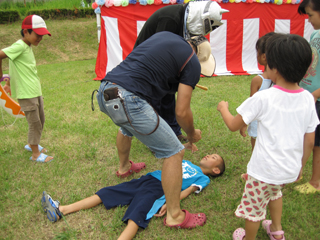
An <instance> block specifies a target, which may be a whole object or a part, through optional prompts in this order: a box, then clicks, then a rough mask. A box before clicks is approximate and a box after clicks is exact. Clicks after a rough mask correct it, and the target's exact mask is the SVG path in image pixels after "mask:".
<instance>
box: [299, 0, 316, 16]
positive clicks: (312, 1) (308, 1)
mask: <svg viewBox="0 0 320 240" xmlns="http://www.w3.org/2000/svg"><path fill="white" fill-rule="evenodd" d="M306 7H310V8H311V9H312V10H313V11H317V12H320V1H319V0H303V1H302V2H301V3H300V5H299V7H298V13H299V14H301V15H302V14H307V13H306Z"/></svg>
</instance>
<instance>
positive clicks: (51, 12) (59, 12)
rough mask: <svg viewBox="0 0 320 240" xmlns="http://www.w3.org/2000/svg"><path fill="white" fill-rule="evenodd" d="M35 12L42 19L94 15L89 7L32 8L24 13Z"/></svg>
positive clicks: (30, 13)
mask: <svg viewBox="0 0 320 240" xmlns="http://www.w3.org/2000/svg"><path fill="white" fill-rule="evenodd" d="M32 14H36V15H39V16H41V17H42V18H43V19H49V18H51V19H72V18H84V17H91V16H92V17H93V16H95V13H94V11H93V10H92V9H91V8H80V9H77V8H76V9H66V8H62V9H34V10H30V11H28V12H27V13H26V15H32Z"/></svg>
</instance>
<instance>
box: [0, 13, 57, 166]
mask: <svg viewBox="0 0 320 240" xmlns="http://www.w3.org/2000/svg"><path fill="white" fill-rule="evenodd" d="M47 34H48V35H49V36H51V34H50V32H49V31H48V30H47V26H46V24H45V22H44V20H43V19H42V18H41V17H40V16H37V15H30V16H27V17H26V18H25V19H24V20H23V22H22V30H21V35H22V39H20V40H18V41H17V42H15V43H14V44H12V45H11V46H10V47H7V48H4V49H2V50H1V51H0V78H1V77H2V75H3V73H2V59H4V58H9V75H10V79H11V80H10V81H7V82H6V85H5V86H4V87H3V88H4V90H5V91H6V92H7V93H9V94H10V95H11V94H12V97H14V98H17V99H18V102H19V104H20V106H21V110H22V111H24V113H25V116H26V119H27V121H28V124H29V132H28V144H27V145H26V146H25V147H24V148H25V149H26V150H28V151H30V152H32V156H31V157H30V160H33V161H37V162H49V161H51V160H52V159H53V157H51V156H48V155H46V154H44V153H45V152H47V150H46V149H45V148H43V147H41V146H40V145H39V143H40V138H41V133H42V130H43V125H44V122H45V116H44V110H43V98H42V91H41V84H40V79H39V77H38V74H37V68H36V60H35V58H34V55H33V51H32V48H31V45H34V46H38V44H39V43H40V41H41V40H42V37H43V35H47Z"/></svg>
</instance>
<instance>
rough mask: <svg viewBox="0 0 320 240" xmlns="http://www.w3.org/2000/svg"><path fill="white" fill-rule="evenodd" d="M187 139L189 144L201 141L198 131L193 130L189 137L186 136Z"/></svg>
mask: <svg viewBox="0 0 320 240" xmlns="http://www.w3.org/2000/svg"><path fill="white" fill-rule="evenodd" d="M187 138H188V140H189V143H190V144H192V143H196V142H198V141H199V140H200V139H201V131H200V129H195V130H194V132H193V134H192V135H191V136H190V135H187Z"/></svg>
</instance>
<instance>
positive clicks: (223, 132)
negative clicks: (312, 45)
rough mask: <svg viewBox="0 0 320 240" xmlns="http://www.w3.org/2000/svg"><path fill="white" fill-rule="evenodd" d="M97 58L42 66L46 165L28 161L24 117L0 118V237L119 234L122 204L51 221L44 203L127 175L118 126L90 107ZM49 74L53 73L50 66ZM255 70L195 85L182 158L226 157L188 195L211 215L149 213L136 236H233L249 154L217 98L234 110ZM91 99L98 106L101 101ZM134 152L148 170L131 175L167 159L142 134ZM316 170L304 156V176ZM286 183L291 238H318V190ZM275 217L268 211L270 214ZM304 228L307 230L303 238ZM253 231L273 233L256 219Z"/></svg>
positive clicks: (74, 197)
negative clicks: (189, 225)
mask: <svg viewBox="0 0 320 240" xmlns="http://www.w3.org/2000/svg"><path fill="white" fill-rule="evenodd" d="M94 63H95V61H94V60H86V61H72V62H67V63H57V64H50V65H41V66H39V67H38V71H39V76H40V78H41V80H42V87H43V96H44V98H45V114H46V123H45V128H44V132H43V137H42V140H41V144H42V145H43V146H45V147H47V148H48V149H49V150H50V154H52V155H53V156H54V157H55V159H54V160H53V161H52V162H50V163H48V164H40V163H33V162H30V161H29V160H28V158H29V157H30V153H29V152H26V151H24V149H23V146H24V145H25V144H26V141H27V135H26V133H27V130H28V126H27V123H26V121H25V119H18V120H17V121H16V122H15V124H14V125H13V126H8V124H9V123H12V122H13V121H14V120H15V119H14V118H13V117H11V116H10V115H8V114H6V113H5V112H3V111H2V112H3V113H2V114H3V119H4V121H5V122H6V125H5V124H4V123H3V122H1V123H0V134H1V136H2V145H1V147H0V156H1V165H0V169H1V170H0V173H1V174H0V212H1V215H2V219H3V220H2V221H1V223H0V229H1V231H0V239H105V238H107V239H115V238H116V237H117V236H118V235H119V234H120V233H121V231H122V230H123V229H124V227H125V225H124V224H123V223H122V222H121V218H122V216H123V214H124V212H125V210H126V207H123V208H115V209H113V210H110V211H106V210H105V208H104V207H103V206H101V205H100V206H98V207H95V208H93V209H89V210H84V211H80V212H78V213H74V214H71V215H68V216H66V217H65V221H63V220H61V221H59V222H57V223H53V224H52V223H51V222H49V221H48V220H47V218H46V215H45V214H44V213H43V212H42V209H41V205H40V198H41V193H42V191H43V190H46V191H47V192H48V193H50V194H51V195H52V196H53V197H54V198H56V199H58V200H60V201H61V202H62V204H70V203H72V202H75V201H78V200H81V199H82V198H85V197H88V196H90V195H92V194H94V193H95V192H96V191H97V190H99V189H100V188H102V187H104V186H108V185H114V184H117V183H120V182H122V180H120V179H118V178H116V176H115V172H116V171H117V168H118V157H117V153H116V146H115V142H116V133H117V131H118V127H116V126H115V125H114V124H113V123H112V121H111V120H110V119H109V118H108V117H107V116H106V115H104V114H103V113H101V112H100V111H99V110H98V109H96V110H95V111H94V112H92V111H91V105H90V104H91V99H90V97H91V92H92V90H94V89H96V88H98V86H99V82H95V81H91V79H92V78H93V77H94V76H95V74H94V70H93V69H94ZM48 73H49V74H48ZM250 80H251V76H242V77H240V76H235V77H215V78H210V79H207V78H205V79H202V80H201V81H200V84H202V85H205V86H208V87H209V90H208V91H207V92H205V91H203V90H200V89H195V91H194V93H193V99H192V110H193V113H194V119H195V126H196V127H197V128H200V129H201V130H202V136H203V138H202V140H201V141H200V142H199V143H198V144H197V146H198V148H199V151H198V152H196V153H194V154H192V153H190V152H186V155H185V159H187V160H191V161H192V162H194V163H197V162H198V161H199V160H200V158H201V157H203V156H204V155H206V154H208V153H218V154H220V155H221V156H223V157H224V159H225V160H226V164H227V170H226V172H225V174H224V175H223V176H222V177H220V178H217V179H214V180H213V181H212V183H211V184H210V185H209V186H208V187H207V188H206V189H205V190H204V191H203V192H202V193H200V194H199V195H191V196H190V197H189V198H187V199H185V200H184V201H182V203H181V205H182V207H183V208H186V209H188V210H189V211H191V212H197V211H199V212H200V211H201V212H205V213H206V214H207V217H208V222H207V224H206V225H205V226H204V227H202V228H199V229H195V230H190V231H175V230H170V229H167V228H165V227H163V225H162V224H163V223H162V221H163V219H153V220H152V221H151V223H150V225H149V227H148V228H147V229H146V230H145V231H142V230H140V231H139V232H138V234H137V237H136V239H197V238H199V239H230V238H231V236H232V233H233V231H234V230H235V229H236V228H237V227H243V226H244V221H243V220H242V219H238V218H236V217H235V216H234V211H235V209H236V207H237V205H238V204H239V202H240V198H241V193H242V191H243V183H242V182H241V181H240V174H241V173H243V172H245V171H246V164H247V162H248V161H249V158H250V154H251V146H250V141H249V138H242V137H241V136H240V134H238V133H231V132H230V131H228V130H227V128H226V127H225V125H224V123H223V121H222V119H221V117H220V116H219V114H218V112H217V111H216V105H217V103H218V102H219V101H220V100H222V99H224V100H227V101H229V103H230V110H231V112H233V113H235V108H236V107H237V106H238V105H239V103H240V102H242V101H243V100H244V99H245V98H246V97H247V96H248V95H249V85H250ZM94 104H95V107H96V108H98V104H97V102H96V100H94ZM131 159H132V160H134V161H144V162H146V164H147V169H146V170H144V171H142V172H141V173H139V174H135V175H134V176H133V177H129V179H131V178H137V177H139V176H141V175H143V174H145V173H147V172H149V171H153V170H156V169H160V168H161V164H162V160H157V159H155V158H154V157H153V156H152V154H151V152H150V151H149V150H148V149H147V148H146V147H145V146H144V145H143V144H141V143H140V142H138V141H137V140H136V139H134V140H133V144H132V152H131ZM310 175H311V161H309V162H308V163H307V166H306V169H305V173H304V180H303V182H305V181H307V180H308V179H309V178H310ZM295 185H297V184H289V185H287V186H286V187H285V188H284V190H283V193H284V210H283V220H282V223H283V228H284V230H285V231H286V237H287V239H319V238H318V236H319V221H320V217H319V214H318V211H319V200H320V194H314V195H309V196H305V195H300V194H298V193H297V192H295V191H294V190H293V187H294V186H295ZM268 217H269V216H268ZM305 236H308V237H307V238H305ZM257 239H268V237H267V236H266V234H265V233H264V231H263V230H262V228H260V230H259V233H258V236H257Z"/></svg>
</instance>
